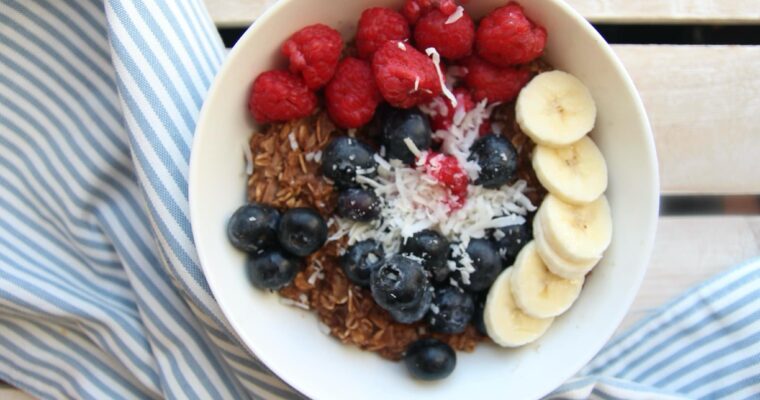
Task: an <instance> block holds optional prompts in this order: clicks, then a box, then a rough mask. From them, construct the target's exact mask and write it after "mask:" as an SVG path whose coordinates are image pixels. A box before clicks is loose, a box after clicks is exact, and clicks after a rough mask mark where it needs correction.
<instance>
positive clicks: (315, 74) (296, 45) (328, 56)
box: [282, 24, 343, 90]
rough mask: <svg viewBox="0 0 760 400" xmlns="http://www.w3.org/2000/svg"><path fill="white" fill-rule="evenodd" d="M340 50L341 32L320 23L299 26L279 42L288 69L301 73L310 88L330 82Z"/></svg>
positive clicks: (341, 47)
mask: <svg viewBox="0 0 760 400" xmlns="http://www.w3.org/2000/svg"><path fill="white" fill-rule="evenodd" d="M342 51H343V39H341V37H340V33H339V32H338V31H336V30H335V29H333V28H330V27H329V26H327V25H323V24H315V25H310V26H307V27H305V28H303V29H301V30H300V31H298V32H296V33H294V34H293V35H292V36H290V38H289V39H288V40H287V41H285V43H284V44H283V45H282V54H284V55H285V56H286V57H288V59H289V60H290V71H291V72H293V73H295V74H300V75H301V76H302V77H303V80H304V82H306V86H308V87H309V89H311V90H317V89H319V88H321V87H322V86H324V85H325V84H327V82H329V81H330V79H331V78H332V77H333V74H335V68H336V67H337V66H338V60H340V54H341V52H342Z"/></svg>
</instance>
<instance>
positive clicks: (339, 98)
mask: <svg viewBox="0 0 760 400" xmlns="http://www.w3.org/2000/svg"><path fill="white" fill-rule="evenodd" d="M325 100H326V102H327V112H328V113H329V114H330V118H331V119H332V120H333V122H335V124H336V125H338V126H340V127H343V128H359V127H361V126H363V125H364V124H366V123H367V122H369V121H370V120H371V119H372V116H373V115H374V114H375V109H376V108H377V105H378V104H379V103H380V101H382V96H381V95H380V91H379V90H378V89H377V85H376V84H375V77H374V76H373V75H372V67H371V66H370V64H369V63H368V62H366V61H363V60H359V59H356V58H352V57H347V58H345V59H343V61H341V62H340V64H339V65H338V69H337V71H336V72H335V77H334V78H333V80H331V81H330V83H329V84H327V88H325Z"/></svg>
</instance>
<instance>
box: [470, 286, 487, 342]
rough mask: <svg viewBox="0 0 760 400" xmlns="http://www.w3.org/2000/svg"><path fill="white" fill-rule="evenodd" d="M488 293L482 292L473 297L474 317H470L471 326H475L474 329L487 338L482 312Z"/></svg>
mask: <svg viewBox="0 0 760 400" xmlns="http://www.w3.org/2000/svg"><path fill="white" fill-rule="evenodd" d="M487 297H488V292H487V291H484V292H481V293H478V294H476V295H475V315H473V316H472V324H473V325H475V329H477V330H478V332H480V334H481V335H483V336H488V331H487V330H486V322H485V320H484V319H483V311H484V310H485V309H486V298H487Z"/></svg>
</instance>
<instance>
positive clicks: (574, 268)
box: [533, 216, 601, 279]
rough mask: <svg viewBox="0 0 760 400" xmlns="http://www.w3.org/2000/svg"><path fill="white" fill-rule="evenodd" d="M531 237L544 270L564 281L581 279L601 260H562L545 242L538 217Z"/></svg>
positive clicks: (534, 221)
mask: <svg viewBox="0 0 760 400" xmlns="http://www.w3.org/2000/svg"><path fill="white" fill-rule="evenodd" d="M533 237H534V241H535V243H536V251H537V252H538V255H539V256H540V257H541V260H543V261H544V264H545V265H546V268H547V269H549V271H551V272H552V273H553V274H555V275H558V276H561V277H563V278H565V279H583V277H584V276H586V274H587V273H589V271H591V270H592V269H593V268H594V266H596V264H597V263H598V262H599V260H600V259H601V257H597V258H595V259H593V260H591V261H584V262H577V261H569V260H566V259H564V258H562V256H560V255H559V254H557V252H555V251H554V249H552V248H551V246H549V244H548V243H547V242H546V237H545V236H544V229H543V227H541V221H540V218H539V217H538V216H536V218H535V219H534V220H533Z"/></svg>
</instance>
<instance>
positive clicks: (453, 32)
mask: <svg viewBox="0 0 760 400" xmlns="http://www.w3.org/2000/svg"><path fill="white" fill-rule="evenodd" d="M448 19H449V17H448V16H446V15H444V14H443V13H442V12H440V11H438V10H433V11H431V12H429V13H427V14H425V16H423V17H422V18H420V20H419V21H417V25H415V26H414V41H415V43H416V44H417V47H419V48H420V49H427V48H428V47H435V49H436V50H438V54H440V55H441V57H445V58H448V59H451V60H456V59H458V58H462V57H467V56H469V55H470V53H471V52H472V43H473V41H474V40H475V24H474V23H473V22H472V18H470V16H469V15H467V13H464V14H462V17H461V18H459V19H458V20H456V21H454V22H452V23H450V24H447V23H446V21H447V20H448Z"/></svg>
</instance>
